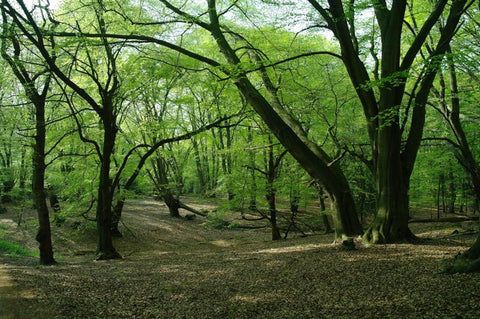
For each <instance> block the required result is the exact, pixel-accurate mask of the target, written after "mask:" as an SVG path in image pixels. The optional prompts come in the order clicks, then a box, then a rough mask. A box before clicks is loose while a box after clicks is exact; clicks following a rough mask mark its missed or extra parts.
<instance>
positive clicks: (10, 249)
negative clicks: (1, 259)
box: [0, 240, 36, 257]
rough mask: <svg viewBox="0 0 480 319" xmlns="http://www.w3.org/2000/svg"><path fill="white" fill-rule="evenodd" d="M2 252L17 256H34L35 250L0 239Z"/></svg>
mask: <svg viewBox="0 0 480 319" xmlns="http://www.w3.org/2000/svg"><path fill="white" fill-rule="evenodd" d="M0 253H3V254H7V255H10V256H15V257H34V256H36V255H35V253H34V252H32V251H30V250H28V249H27V248H25V247H22V246H20V245H18V244H14V243H11V242H8V241H4V240H0Z"/></svg>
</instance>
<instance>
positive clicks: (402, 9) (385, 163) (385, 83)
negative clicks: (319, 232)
mask: <svg viewBox="0 0 480 319" xmlns="http://www.w3.org/2000/svg"><path fill="white" fill-rule="evenodd" d="M308 2H309V3H310V4H311V6H312V7H313V8H314V9H315V10H316V11H317V12H318V14H319V15H320V16H321V17H322V19H323V20H324V21H325V22H326V26H327V27H328V29H330V30H331V31H332V32H333V34H334V36H335V38H336V40H337V41H338V43H339V45H340V50H341V59H342V61H343V63H344V65H345V67H346V69H347V72H348V74H349V76H350V79H351V82H352V84H353V86H354V87H355V89H356V92H357V95H358V98H359V100H360V101H361V103H362V106H363V110H364V114H365V118H366V121H367V128H368V135H369V139H370V144H371V150H372V163H373V165H372V167H373V173H374V177H375V181H376V191H377V212H376V216H375V219H374V220H373V222H372V224H371V225H370V227H369V229H368V230H367V231H366V233H365V235H364V239H366V240H367V241H370V242H372V243H380V242H394V241H403V240H411V239H413V238H414V235H413V234H412V233H411V231H410V229H409V228H408V218H409V211H408V203H409V199H408V190H409V181H410V176H411V174H412V171H413V167H414V164H415V159H416V156H417V152H418V149H419V146H420V142H421V137H422V133H423V127H424V124H425V104H426V103H427V100H428V96H429V92H430V88H431V86H432V83H433V81H434V79H435V76H436V74H437V71H438V61H439V59H441V58H442V57H443V55H444V54H445V53H446V51H447V49H448V44H449V42H450V40H451V39H452V37H453V36H454V35H455V32H456V30H457V26H458V24H459V22H460V18H461V16H462V14H463V13H464V11H465V9H466V8H468V7H469V6H470V5H471V4H472V3H473V1H464V0H454V1H452V3H451V5H450V6H449V7H447V2H448V1H447V0H441V1H438V2H436V3H435V5H434V7H433V9H432V10H431V12H430V14H429V15H428V16H427V17H426V18H425V19H424V20H423V24H421V25H419V24H420V23H421V21H418V19H416V17H413V15H411V16H410V17H409V18H415V19H416V20H415V21H416V23H415V27H411V28H412V29H413V32H414V34H413V39H412V40H411V42H410V43H409V44H407V43H405V41H402V36H404V35H405V28H406V27H408V25H407V23H406V22H405V18H406V10H407V7H408V2H407V1H405V0H398V1H397V0H394V1H391V2H387V1H383V0H379V1H373V2H372V5H371V8H372V9H373V11H374V17H375V21H376V26H377V28H378V29H379V31H380V34H379V42H380V48H378V49H377V48H375V43H376V40H375V39H372V42H371V43H372V46H371V48H370V51H371V52H372V53H373V54H372V56H373V59H374V61H375V63H376V64H375V65H374V72H373V76H374V78H373V79H372V78H371V76H370V75H369V72H368V70H369V66H368V63H367V62H365V61H362V59H361V57H362V54H363V53H362V52H361V48H360V47H359V40H358V38H357V34H356V21H357V19H356V17H358V15H359V12H357V10H356V9H357V8H362V6H361V5H359V6H356V2H355V1H349V2H348V3H346V2H343V1H340V0H328V1H327V3H328V7H325V6H323V5H322V4H320V2H318V1H316V0H308ZM447 8H448V9H447ZM447 10H448V17H447V18H446V22H445V25H444V26H443V27H442V28H441V31H440V36H439V37H438V40H437V42H436V45H435V46H434V48H433V49H432V50H431V51H430V55H429V57H428V58H427V59H426V60H425V67H424V68H423V70H422V74H421V77H419V79H418V81H417V82H416V83H414V85H413V89H412V90H411V92H410V93H409V98H407V99H406V100H407V101H408V102H406V101H404V98H405V96H406V91H407V81H408V79H409V74H410V71H411V68H412V66H413V64H414V62H415V61H416V59H417V57H418V56H419V54H420V52H421V50H422V47H423V46H424V44H425V42H426V40H427V39H428V37H429V36H430V37H434V35H433V34H432V33H433V32H432V29H433V28H434V26H435V25H436V23H437V22H438V21H439V19H440V17H441V16H442V14H443V13H444V12H445V11H447ZM410 13H411V12H410ZM372 37H373V35H372ZM377 50H378V54H377ZM378 56H381V58H379V57H378ZM405 103H406V104H405ZM403 105H407V106H406V110H410V109H411V108H412V109H413V110H412V114H411V121H410V126H409V128H408V129H407V128H406V127H405V125H404V121H406V120H407V119H408V117H409V115H408V114H402V112H401V109H402V106H403ZM403 133H405V134H406V137H405V139H404V138H403V136H402V135H403Z"/></svg>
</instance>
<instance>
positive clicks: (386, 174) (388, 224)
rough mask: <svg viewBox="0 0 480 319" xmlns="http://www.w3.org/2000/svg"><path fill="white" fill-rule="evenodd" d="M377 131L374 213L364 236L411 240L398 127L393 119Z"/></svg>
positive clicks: (377, 239)
mask: <svg viewBox="0 0 480 319" xmlns="http://www.w3.org/2000/svg"><path fill="white" fill-rule="evenodd" d="M385 125H386V126H384V127H382V128H381V129H380V131H379V132H378V157H377V165H376V176H377V178H376V180H377V214H376V216H375V219H374V220H373V222H372V223H371V225H370V226H369V228H368V229H367V231H366V232H365V235H364V239H365V240H366V241H368V242H371V243H391V242H402V241H410V240H413V239H414V238H415V236H414V235H413V233H412V232H411V231H410V229H409V227H408V219H409V208H408V203H409V200H408V188H409V176H410V174H409V173H405V172H404V168H403V166H402V163H401V161H400V131H399V127H398V125H397V124H396V123H391V124H389V125H388V126H387V124H385Z"/></svg>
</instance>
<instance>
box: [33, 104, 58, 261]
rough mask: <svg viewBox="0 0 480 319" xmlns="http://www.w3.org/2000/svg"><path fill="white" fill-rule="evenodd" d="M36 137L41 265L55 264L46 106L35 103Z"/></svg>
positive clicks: (35, 194)
mask: <svg viewBox="0 0 480 319" xmlns="http://www.w3.org/2000/svg"><path fill="white" fill-rule="evenodd" d="M34 104H35V113H36V135H35V145H34V147H33V181H32V183H33V187H32V188H33V199H34V203H35V207H36V209H37V215H38V226H39V227H38V232H37V236H36V240H37V241H38V243H39V249H40V264H42V265H52V264H55V263H56V262H55V259H54V257H53V247H52V235H51V229H50V216H49V212H48V207H47V200H46V193H45V133H46V132H45V104H44V103H43V102H35V103H34Z"/></svg>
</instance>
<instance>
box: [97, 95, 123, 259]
mask: <svg viewBox="0 0 480 319" xmlns="http://www.w3.org/2000/svg"><path fill="white" fill-rule="evenodd" d="M107 94H108V93H107ZM102 114H103V116H102V117H101V119H102V124H103V148H102V161H101V168H100V183H99V186H98V205H97V211H96V218H97V230H98V246H97V259H98V260H104V259H116V258H121V256H120V254H119V253H118V252H117V251H116V250H115V248H114V247H113V239H112V237H113V236H112V204H113V193H114V190H113V189H112V188H113V185H112V180H111V178H110V165H111V160H112V155H113V148H114V146H115V139H116V134H117V127H116V121H115V116H114V114H113V103H112V98H111V97H107V98H106V99H104V103H103V112H102Z"/></svg>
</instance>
